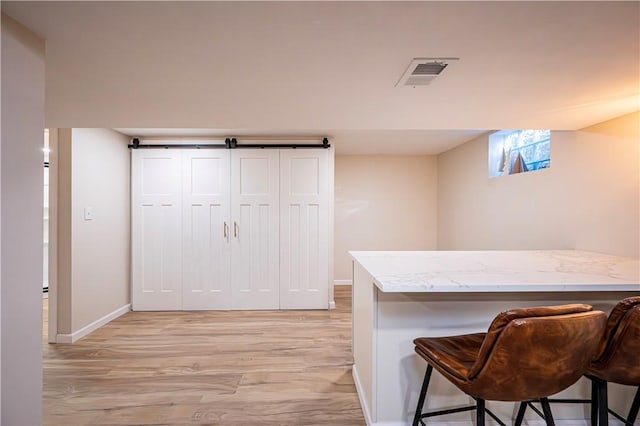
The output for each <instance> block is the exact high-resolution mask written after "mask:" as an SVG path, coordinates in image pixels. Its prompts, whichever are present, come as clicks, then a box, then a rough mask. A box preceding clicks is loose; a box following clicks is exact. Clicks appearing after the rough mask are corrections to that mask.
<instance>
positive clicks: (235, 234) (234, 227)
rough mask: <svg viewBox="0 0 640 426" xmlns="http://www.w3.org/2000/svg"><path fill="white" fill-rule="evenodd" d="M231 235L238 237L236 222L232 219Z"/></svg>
mask: <svg viewBox="0 0 640 426" xmlns="http://www.w3.org/2000/svg"><path fill="white" fill-rule="evenodd" d="M233 236H234V237H236V238H238V224H237V223H236V221H235V220H234V221H233Z"/></svg>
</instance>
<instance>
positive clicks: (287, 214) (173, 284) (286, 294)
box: [132, 149, 329, 310]
mask: <svg viewBox="0 0 640 426" xmlns="http://www.w3.org/2000/svg"><path fill="white" fill-rule="evenodd" d="M132 169H133V170H132V193H133V198H132V203H133V215H132V240H133V241H132V254H133V260H132V267H133V268H132V269H133V290H132V293H133V309H134V310H180V309H185V310H205V309H279V308H282V309H326V308H327V305H328V288H329V285H328V266H327V265H328V201H329V200H328V192H329V191H328V181H329V179H328V152H327V151H326V150H271V149H239V150H233V151H229V150H204V149H203V150H171V149H166V150H145V149H138V150H134V151H133V154H132Z"/></svg>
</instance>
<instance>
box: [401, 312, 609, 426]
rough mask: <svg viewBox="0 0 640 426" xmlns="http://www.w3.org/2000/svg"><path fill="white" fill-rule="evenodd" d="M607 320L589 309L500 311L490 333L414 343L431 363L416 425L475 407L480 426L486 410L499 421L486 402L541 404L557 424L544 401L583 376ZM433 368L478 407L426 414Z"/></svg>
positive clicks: (437, 338) (551, 423)
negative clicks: (529, 401)
mask: <svg viewBox="0 0 640 426" xmlns="http://www.w3.org/2000/svg"><path fill="white" fill-rule="evenodd" d="M606 322H607V316H606V314H605V313H604V312H600V311H593V309H592V307H591V306H589V305H562V306H546V307H538V308H524V309H514V310H511V311H507V312H502V313H501V314H499V315H498V316H497V317H496V318H495V319H494V320H493V322H492V323H491V326H490V327H489V330H488V331H487V333H476V334H468V335H463V336H453V337H433V338H427V337H421V338H417V339H415V340H414V341H413V342H414V344H415V351H416V352H417V353H418V355H420V356H421V357H422V358H424V360H425V361H427V364H428V365H427V371H426V373H425V376H424V381H423V384H422V390H421V391H420V397H419V399H418V406H417V408H416V414H415V416H414V419H413V425H414V426H418V425H420V424H424V422H423V421H422V419H424V418H427V417H433V416H436V415H443V414H449V413H453V412H459V411H466V410H472V409H477V413H476V418H477V426H483V425H484V418H485V411H487V412H488V413H489V415H491V416H492V417H494V419H496V420H498V421H499V419H497V418H496V417H495V416H494V415H493V413H491V412H490V411H488V410H485V401H486V400H492V401H526V400H540V401H541V403H542V408H543V411H544V415H545V419H546V422H547V424H548V425H553V424H554V423H553V416H552V415H551V410H550V409H549V403H548V401H547V399H546V398H547V397H548V396H549V395H552V394H555V393H557V392H560V391H561V390H563V389H566V388H567V387H569V386H571V385H572V384H573V383H575V382H576V381H577V380H578V379H579V378H580V377H581V376H582V375H583V374H584V372H585V371H586V369H587V367H588V365H589V363H590V362H591V360H592V359H593V356H594V354H595V353H596V351H597V349H598V345H599V343H600V341H601V339H602V336H603V335H604V331H605V326H606ZM433 368H435V369H436V370H438V371H439V372H440V373H441V374H442V375H443V376H444V377H446V378H447V379H448V380H449V381H451V382H452V383H453V384H454V385H456V386H457V387H458V388H459V389H460V390H462V391H463V392H465V393H466V394H468V395H470V396H471V397H473V398H474V399H475V400H476V405H475V406H469V407H461V408H457V409H452V410H442V411H436V412H430V413H422V407H423V405H424V401H425V398H426V394H427V390H428V387H429V380H430V378H431V372H432V370H433ZM500 423H501V424H504V423H502V422H500Z"/></svg>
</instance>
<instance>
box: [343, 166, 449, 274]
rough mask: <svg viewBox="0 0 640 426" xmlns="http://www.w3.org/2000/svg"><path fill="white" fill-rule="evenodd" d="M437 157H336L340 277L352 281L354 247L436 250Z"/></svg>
mask: <svg viewBox="0 0 640 426" xmlns="http://www.w3.org/2000/svg"><path fill="white" fill-rule="evenodd" d="M437 172H438V170H437V159H436V157H435V156H387V155H345V156H340V155H338V156H336V161H335V251H334V257H335V273H334V276H335V279H336V280H337V281H341V280H350V279H351V275H352V271H351V258H350V256H349V255H348V253H347V252H348V251H349V250H434V249H435V248H436V242H437V222H436V220H437V206H436V202H437Z"/></svg>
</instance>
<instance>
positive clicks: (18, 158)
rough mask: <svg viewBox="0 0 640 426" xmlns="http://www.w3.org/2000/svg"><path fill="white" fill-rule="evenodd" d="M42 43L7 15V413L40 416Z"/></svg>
mask: <svg viewBox="0 0 640 426" xmlns="http://www.w3.org/2000/svg"><path fill="white" fill-rule="evenodd" d="M43 132H44V41H43V40H42V39H40V38H39V37H37V36H36V35H35V34H33V33H32V32H30V31H29V30H27V29H26V28H24V27H22V26H21V25H20V24H18V23H17V22H15V21H14V20H12V19H10V18H8V17H6V16H5V15H2V148H1V149H2V157H1V166H0V169H1V176H2V177H1V179H0V181H1V185H2V188H1V200H2V201H1V206H2V213H1V220H2V222H1V228H2V241H1V256H2V257H1V259H2V260H1V265H2V266H1V280H2V296H1V301H2V308H1V315H2V316H1V320H0V323H1V330H2V332H1V339H0V340H1V342H2V343H1V350H2V355H1V362H2V366H1V368H0V371H1V374H0V376H1V378H2V386H1V388H2V403H1V407H2V409H1V411H2V418H1V419H0V423H1V424H2V425H5V426H10V425H30V426H31V425H37V424H40V422H41V417H42V404H41V395H42V367H41V362H42V262H43V260H42V225H43V223H42V208H43V198H42V190H43V184H42V182H43V166H42V163H43V159H44V157H43V152H42V146H43Z"/></svg>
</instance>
